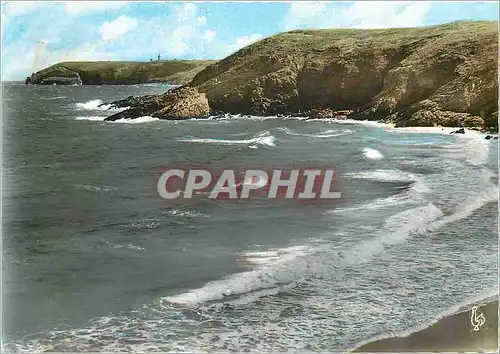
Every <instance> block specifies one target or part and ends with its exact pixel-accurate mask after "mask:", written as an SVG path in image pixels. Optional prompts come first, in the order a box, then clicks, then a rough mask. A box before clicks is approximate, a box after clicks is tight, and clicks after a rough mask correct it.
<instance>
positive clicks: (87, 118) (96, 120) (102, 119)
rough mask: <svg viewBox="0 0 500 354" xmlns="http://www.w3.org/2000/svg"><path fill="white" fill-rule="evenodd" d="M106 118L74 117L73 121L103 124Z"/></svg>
mask: <svg viewBox="0 0 500 354" xmlns="http://www.w3.org/2000/svg"><path fill="white" fill-rule="evenodd" d="M104 119H106V117H100V116H84V117H76V118H75V120H90V121H94V122H103V121H104Z"/></svg>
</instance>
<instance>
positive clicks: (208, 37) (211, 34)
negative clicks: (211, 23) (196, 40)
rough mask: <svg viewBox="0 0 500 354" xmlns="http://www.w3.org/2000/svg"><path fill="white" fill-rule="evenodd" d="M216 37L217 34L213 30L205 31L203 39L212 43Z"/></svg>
mask: <svg viewBox="0 0 500 354" xmlns="http://www.w3.org/2000/svg"><path fill="white" fill-rule="evenodd" d="M215 36H217V32H215V31H212V30H209V29H208V30H205V32H203V38H204V39H205V42H207V43H210V42H212V41H213V40H214V39H215Z"/></svg>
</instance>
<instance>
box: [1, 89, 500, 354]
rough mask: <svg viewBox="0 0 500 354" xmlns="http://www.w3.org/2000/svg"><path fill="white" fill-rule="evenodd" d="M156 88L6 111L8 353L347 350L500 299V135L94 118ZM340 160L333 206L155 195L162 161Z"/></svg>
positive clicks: (5, 104)
mask: <svg viewBox="0 0 500 354" xmlns="http://www.w3.org/2000/svg"><path fill="white" fill-rule="evenodd" d="M169 88H170V86H168V85H162V84H152V85H132V86H27V85H24V84H22V83H4V84H3V100H2V126H3V137H2V138H3V144H2V145H3V154H2V157H3V161H2V175H3V176H2V177H3V179H2V198H3V205H2V236H3V241H2V247H3V263H2V291H3V299H2V305H3V338H2V339H3V346H4V349H5V350H7V351H14V352H40V351H87V352H90V351H92V352H95V351H106V352H110V351H113V352H116V351H141V352H148V351H151V352H153V351H163V352H178V351H184V352H185V351H190V352H193V351H205V352H207V351H219V352H220V351H263V352H270V351H298V350H302V351H331V352H335V351H347V350H351V349H353V348H355V347H356V346H358V345H360V344H362V343H366V342H367V341H369V340H371V339H373V338H382V337H388V336H393V335H398V334H399V335H400V334H404V333H408V332H411V331H413V330H416V329H421V328H425V327H427V326H429V325H431V324H432V323H434V322H436V321H438V320H439V319H440V318H442V317H443V316H446V315H449V314H451V313H454V312H456V311H459V310H460V309H467V308H468V306H469V308H470V305H471V304H474V303H478V302H480V301H485V300H487V299H490V298H493V297H495V296H497V295H496V294H498V275H499V274H498V206H497V203H498V140H485V136H484V135H483V134H481V133H478V132H472V131H467V132H466V134H463V135H460V134H456V135H452V134H449V133H450V130H449V129H441V128H402V129H396V128H393V127H392V126H390V125H385V124H379V123H374V122H356V121H350V120H344V121H336V120H333V119H317V120H305V119H304V118H300V117H255V116H244V115H225V116H218V117H210V118H208V119H199V120H195V119H191V120H184V121H166V120H158V119H154V118H151V117H141V118H138V119H135V120H126V119H123V120H118V121H116V122H104V121H103V119H104V118H105V117H106V116H109V115H111V114H112V113H114V112H116V110H114V109H113V108H111V107H110V106H109V105H104V106H99V105H100V104H101V103H103V102H104V103H105V102H109V101H113V100H117V99H121V98H125V97H128V96H130V95H142V94H153V93H162V92H165V91H166V90H168V89H169ZM174 163H175V164H182V163H196V164H204V165H209V166H232V165H242V164H243V165H247V164H248V165H249V166H255V165H260V166H287V165H292V164H293V165H301V164H304V165H306V164H316V165H323V166H324V165H328V166H333V167H334V168H335V169H336V171H337V172H338V173H339V176H340V183H341V185H342V188H343V190H344V191H345V194H344V198H343V199H342V200H341V201H338V202H335V203H317V204H316V203H307V204H304V203H299V202H294V201H286V202H285V201H277V200H267V199H262V198H261V199H255V200H250V201H241V202H236V203H235V202H228V201H221V200H209V199H207V198H201V197H200V198H198V199H195V200H193V201H192V202H191V203H187V204H186V203H184V204H183V203H176V202H175V201H167V200H164V199H162V198H160V197H159V196H158V193H157V189H156V179H157V177H158V173H159V172H160V171H161V168H162V167H164V166H168V165H169V164H174Z"/></svg>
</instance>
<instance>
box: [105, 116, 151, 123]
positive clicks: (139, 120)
mask: <svg viewBox="0 0 500 354" xmlns="http://www.w3.org/2000/svg"><path fill="white" fill-rule="evenodd" d="M157 120H160V119H159V118H153V117H150V116H143V117H138V118H133V119H127V118H122V119H117V120H115V121H113V122H111V123H126V124H139V123H150V122H156V121H157Z"/></svg>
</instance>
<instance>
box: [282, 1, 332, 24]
mask: <svg viewBox="0 0 500 354" xmlns="http://www.w3.org/2000/svg"><path fill="white" fill-rule="evenodd" d="M326 5H327V4H326V3H324V2H295V3H293V4H291V5H290V8H289V9H288V13H287V15H286V17H285V21H284V22H285V23H284V27H285V28H287V29H293V28H295V27H297V25H300V24H304V23H305V22H307V21H308V20H310V19H312V18H314V17H317V16H318V15H320V14H321V13H322V12H323V11H325V9H326Z"/></svg>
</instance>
